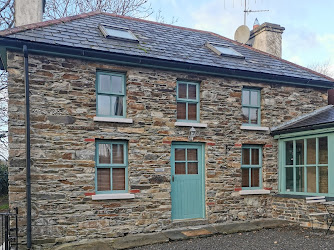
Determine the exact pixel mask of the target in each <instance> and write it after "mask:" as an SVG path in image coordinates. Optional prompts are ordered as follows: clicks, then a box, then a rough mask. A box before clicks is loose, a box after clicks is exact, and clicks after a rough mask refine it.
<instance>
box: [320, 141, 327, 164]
mask: <svg viewBox="0 0 334 250" xmlns="http://www.w3.org/2000/svg"><path fill="white" fill-rule="evenodd" d="M327 163H328V144H327V137H321V138H319V164H327Z"/></svg>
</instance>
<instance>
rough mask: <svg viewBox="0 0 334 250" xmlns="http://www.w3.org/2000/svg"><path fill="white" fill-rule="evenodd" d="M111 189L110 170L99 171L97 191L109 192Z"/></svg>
mask: <svg viewBox="0 0 334 250" xmlns="http://www.w3.org/2000/svg"><path fill="white" fill-rule="evenodd" d="M108 190H111V189H110V168H98V169H97V191H108Z"/></svg>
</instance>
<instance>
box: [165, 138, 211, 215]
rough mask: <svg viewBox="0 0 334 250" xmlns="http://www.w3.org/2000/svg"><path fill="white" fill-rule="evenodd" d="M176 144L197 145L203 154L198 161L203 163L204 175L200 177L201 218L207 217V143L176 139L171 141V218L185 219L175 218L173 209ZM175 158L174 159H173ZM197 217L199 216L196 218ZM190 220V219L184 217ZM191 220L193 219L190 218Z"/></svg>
mask: <svg viewBox="0 0 334 250" xmlns="http://www.w3.org/2000/svg"><path fill="white" fill-rule="evenodd" d="M175 146H197V147H199V153H200V154H201V155H202V157H201V159H200V160H199V161H198V162H199V163H200V164H201V165H202V176H201V178H200V181H201V184H202V190H201V194H200V195H201V198H202V200H203V202H202V217H200V218H199V219H205V218H206V209H205V208H206V207H205V201H206V199H205V194H206V186H205V173H206V171H205V143H202V142H180V141H174V142H172V143H171V155H170V167H171V171H170V177H171V178H170V185H171V192H170V195H171V218H172V220H183V219H173V217H172V210H173V202H172V186H173V183H172V182H173V180H172V177H173V175H175V155H174V148H175ZM173 159H174V161H173ZM172 165H174V166H172ZM194 219H197V218H194ZM184 220H189V219H184ZM190 220H191V219H190Z"/></svg>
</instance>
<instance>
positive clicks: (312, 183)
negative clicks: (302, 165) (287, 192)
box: [307, 167, 317, 193]
mask: <svg viewBox="0 0 334 250" xmlns="http://www.w3.org/2000/svg"><path fill="white" fill-rule="evenodd" d="M316 181H317V179H316V167H308V168H307V192H309V193H316V192H317V183H316Z"/></svg>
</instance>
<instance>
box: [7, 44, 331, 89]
mask: <svg viewBox="0 0 334 250" xmlns="http://www.w3.org/2000/svg"><path fill="white" fill-rule="evenodd" d="M23 45H27V46H29V53H35V54H41V55H50V56H60V57H67V58H76V59H83V60H89V61H94V62H101V63H114V64H121V65H127V66H137V67H138V66H139V67H146V68H155V69H163V70H174V71H181V72H190V73H198V74H205V75H212V76H222V77H231V78H237V79H245V80H252V81H262V82H263V81H265V82H269V83H279V84H290V85H291V84H292V85H297V86H302V87H305V86H307V87H313V88H324V89H332V88H334V82H331V81H322V80H312V79H306V78H298V77H291V76H283V75H273V74H269V73H260V72H253V71H246V70H237V69H227V68H221V67H214V66H206V65H198V64H193V63H186V62H179V61H173V60H163V59H155V58H150V57H145V56H138V55H126V54H120V53H111V52H107V51H97V50H93V49H83V48H75V47H70V46H64V45H53V44H46V43H39V42H31V41H25V40H20V39H16V38H8V37H0V48H1V47H2V48H5V49H6V50H8V49H12V50H20V49H21V48H22V46H23ZM2 51H4V50H2ZM0 53H1V50H0ZM3 53H4V52H2V53H1V58H2V65H1V64H0V67H1V68H2V69H4V68H6V66H7V65H6V62H5V60H4V58H5V57H6V55H4V54H3Z"/></svg>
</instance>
